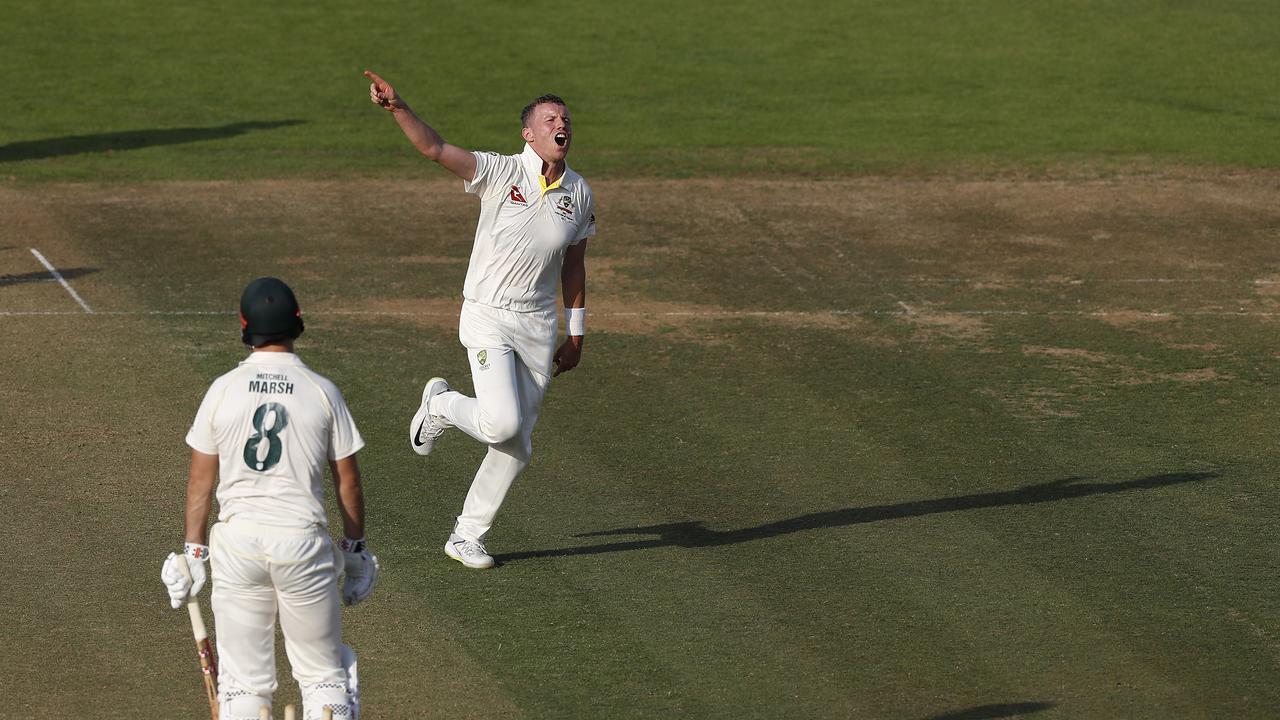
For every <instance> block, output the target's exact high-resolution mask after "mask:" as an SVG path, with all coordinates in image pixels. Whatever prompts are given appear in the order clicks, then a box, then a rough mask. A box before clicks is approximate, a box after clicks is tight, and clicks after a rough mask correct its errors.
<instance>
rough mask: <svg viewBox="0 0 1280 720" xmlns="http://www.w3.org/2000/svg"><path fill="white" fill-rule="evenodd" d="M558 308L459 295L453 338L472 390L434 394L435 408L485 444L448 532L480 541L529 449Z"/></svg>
mask: <svg viewBox="0 0 1280 720" xmlns="http://www.w3.org/2000/svg"><path fill="white" fill-rule="evenodd" d="M558 321H559V318H558V316H557V315H556V312H555V310H554V309H552V310H551V311H549V312H541V311H540V312H512V311H510V310H503V309H501V308H494V307H489V306H487V305H480V304H478V303H474V302H466V303H463V306H462V315H461V317H460V318H459V323H458V339H459V341H461V343H462V345H463V346H464V347H466V348H467V358H468V360H470V362H471V380H472V383H473V385H474V386H475V392H476V396H475V397H474V398H473V397H468V396H466V395H463V394H462V393H459V392H448V393H444V394H442V395H441V396H440V400H439V406H438V408H433V411H437V412H439V414H441V415H443V416H444V417H445V419H447V420H448V421H449V423H450V424H452V425H453V426H454V427H457V428H458V429H460V430H462V431H463V432H465V433H466V434H468V435H470V436H471V437H473V438H475V439H476V440H479V441H480V442H482V443H485V444H486V445H488V446H489V451H488V452H487V453H486V454H485V457H484V460H483V461H482V462H481V463H480V469H479V470H477V471H476V476H475V478H474V479H473V480H472V481H471V489H470V490H469V491H468V492H467V499H466V501H464V502H463V505H462V514H461V515H459V516H458V520H457V523H456V524H455V525H454V530H453V531H454V532H455V533H457V534H458V535H459V536H461V537H462V538H464V539H467V540H472V541H475V542H484V536H485V535H486V534H487V533H488V532H489V529H490V528H491V527H493V520H494V517H496V516H497V514H498V508H500V507H501V506H502V501H503V500H504V499H505V498H506V496H507V491H508V490H510V489H511V484H512V483H513V482H515V479H516V476H518V475H519V474H520V472H521V471H522V470H524V468H525V466H526V465H528V464H529V458H531V457H532V456H533V444H532V437H533V426H534V424H535V423H537V421H538V411H539V410H541V408H542V398H543V396H544V395H545V394H546V391H547V385H549V384H550V382H551V375H550V372H551V358H552V356H553V355H554V353H555V342H556V330H557V323H558Z"/></svg>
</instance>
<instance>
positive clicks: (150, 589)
mask: <svg viewBox="0 0 1280 720" xmlns="http://www.w3.org/2000/svg"><path fill="white" fill-rule="evenodd" d="M596 190H597V194H598V196H599V199H600V205H601V208H602V211H601V213H600V217H601V234H600V237H599V238H598V239H596V240H593V241H592V245H591V250H590V252H589V255H588V257H589V261H588V262H589V301H590V302H589V307H590V309H591V316H590V318H589V330H590V333H589V334H590V337H589V338H588V341H587V351H586V355H585V358H584V364H583V366H582V367H581V369H580V370H578V371H575V372H573V373H571V374H569V375H567V376H564V377H563V378H562V379H559V380H557V381H556V383H555V384H554V386H553V388H552V390H551V393H550V395H549V397H548V401H547V406H546V408H545V410H544V413H543V420H542V421H541V425H540V428H539V431H538V432H537V433H536V435H535V449H536V452H535V459H534V462H533V465H532V466H531V467H530V469H529V470H528V471H527V473H526V475H525V476H524V477H523V478H522V479H521V481H520V482H519V483H518V484H517V486H516V488H515V489H514V490H513V493H512V496H511V497H510V499H509V503H508V505H507V506H506V507H505V508H504V511H503V515H502V517H501V520H500V523H499V525H498V527H497V528H496V529H495V531H494V532H493V534H492V537H491V543H490V544H491V548H492V550H493V551H494V552H495V553H496V554H497V555H498V559H499V562H500V563H501V566H500V567H499V569H498V570H496V571H493V572H489V573H479V572H470V571H466V570H464V569H463V568H461V567H460V566H458V565H457V564H456V563H453V562H451V561H449V560H447V559H446V558H445V557H444V556H443V554H442V553H441V552H440V547H439V546H440V544H441V543H442V541H443V539H444V537H445V535H446V534H447V532H448V529H449V525H450V522H451V516H452V515H453V514H454V513H456V512H457V509H458V506H459V504H460V502H461V499H462V497H463V494H464V493H465V489H466V485H467V482H468V480H469V477H470V474H471V472H473V470H474V466H475V464H476V463H477V462H478V459H479V455H480V448H479V447H477V446H476V445H475V443H473V442H472V441H470V440H469V439H467V438H465V437H464V436H461V435H458V434H450V435H447V436H446V437H445V439H444V441H443V442H442V445H441V447H440V449H439V451H438V452H437V453H436V454H434V455H433V456H432V457H431V458H430V459H427V460H422V459H420V458H418V457H417V456H414V455H413V454H412V453H410V451H409V450H408V448H407V447H405V442H404V440H405V438H404V435H405V426H406V423H407V421H408V418H409V417H410V416H411V414H412V412H413V410H414V408H415V406H416V403H417V395H418V391H419V389H420V387H421V383H422V382H423V381H424V380H425V379H427V378H428V377H430V376H431V375H434V374H444V375H445V376H446V377H449V378H450V380H451V381H453V382H454V383H455V384H456V385H460V386H462V387H463V388H464V389H465V388H468V387H469V381H468V379H467V378H466V375H465V373H466V363H465V359H464V358H463V356H462V352H461V349H460V348H459V346H458V345H457V342H456V338H455V319H456V312H457V306H458V301H459V300H458V294H459V290H460V287H461V282H462V276H463V273H464V271H465V267H466V261H467V256H468V253H469V248H470V237H471V234H472V232H473V222H474V214H475V207H474V205H473V203H474V200H473V199H472V198H470V197H468V196H466V195H464V194H463V193H461V191H460V190H459V188H458V187H457V184H456V183H435V182H430V183H387V182H377V181H367V182H336V181H335V182H321V181H305V182H304V181H261V182H245V183H209V182H200V183H197V182H190V183H162V184H160V183H157V184H137V185H110V186H97V185H83V184H77V185H59V184H50V185H42V186H39V187H19V186H16V185H11V186H9V187H5V188H0V217H3V218H5V222H4V224H3V227H0V317H3V319H4V324H5V327H6V334H7V336H8V342H6V343H5V345H4V348H5V349H4V350H3V353H4V366H5V369H6V381H5V382H4V383H0V408H3V412H0V438H3V444H4V451H3V453H0V462H3V468H2V469H3V472H0V527H4V528H5V531H6V532H5V535H6V537H7V538H8V542H7V544H8V545H9V548H8V550H7V551H5V552H4V553H0V576H2V577H4V578H5V580H4V582H2V583H0V605H2V606H3V607H5V608H6V611H7V613H8V617H9V620H8V621H6V622H5V623H4V624H3V625H0V633H2V635H0V667H3V668H5V670H4V675H5V678H4V684H3V689H2V690H0V697H2V698H3V702H4V708H5V709H4V710H3V711H0V715H3V716H6V717H8V716H13V717H73V716H90V715H91V716H94V717H157V718H159V717H178V716H181V717H199V716H200V714H201V713H202V712H204V711H203V709H202V700H201V694H200V684H199V679H198V677H197V670H196V661H195V658H194V657H192V654H191V651H190V648H189V644H190V642H189V635H188V631H187V629H186V620H185V616H184V615H182V614H181V613H176V612H173V611H170V610H169V608H168V606H167V603H166V602H165V598H164V594H163V590H162V588H161V586H160V584H159V581H158V572H159V565H160V561H161V560H162V559H163V556H164V554H165V553H166V552H168V550H169V549H171V548H173V547H175V546H176V545H177V543H178V541H179V539H180V532H181V508H182V493H183V489H184V486H185V465H186V456H187V451H186V449H185V447H184V446H183V445H182V437H183V434H184V433H185V430H186V427H187V423H189V421H190V418H191V416H192V414H193V413H194V411H195V408H196V406H197V404H198V403H199V400H200V397H201V394H202V393H203V391H204V389H205V387H206V386H207V384H208V382H209V381H211V380H212V378H213V377H214V376H215V375H217V374H218V373H220V372H223V371H225V370H226V369H227V368H229V367H230V366H231V365H232V364H234V363H235V362H236V361H237V359H238V358H239V357H240V356H241V350H240V348H239V347H238V346H237V342H236V334H237V325H236V321H235V317H234V314H233V313H234V303H235V300H236V297H237V295H238V293H239V291H240V289H241V288H242V287H243V286H244V284H245V283H246V282H247V281H248V280H250V279H252V278H253V277H255V276H258V275H262V274H275V275H279V276H281V277H283V278H285V279H286V280H288V281H289V282H290V283H291V284H292V285H293V286H294V288H295V290H297V292H298V295H299V297H300V299H301V301H302V304H303V308H304V313H305V314H306V317H307V324H308V330H307V333H306V335H304V336H303V338H302V340H301V342H300V345H299V350H300V352H301V353H302V355H303V357H304V358H305V359H306V360H307V361H308V362H309V363H310V364H311V365H312V367H314V368H316V369H317V370H319V371H321V372H322V373H324V374H326V375H328V376H330V377H331V378H333V379H334V380H335V381H336V382H337V383H338V384H339V386H340V387H342V388H343V389H344V391H345V393H346V395H347V399H348V401H349V403H350V405H351V407H352V409H353V411H354V413H355V415H356V418H357V420H358V422H359V423H360V425H361V428H362V430H363V431H364V434H365V437H366V439H367V440H368V443H369V444H368V447H367V448H366V450H365V451H363V452H362V453H361V462H362V465H363V467H364V469H365V474H366V482H367V487H368V491H367V493H368V498H369V514H370V539H371V542H372V546H373V548H374V550H375V552H377V553H378V554H379V556H380V557H381V559H382V563H383V568H384V575H383V577H382V579H381V581H380V584H379V587H378V589H377V592H376V593H375V595H374V596H373V597H372V598H371V599H370V600H369V601H368V603H367V604H366V605H363V606H360V607H356V608H351V609H348V610H346V611H344V621H345V622H346V628H347V634H348V636H349V638H350V641H351V642H352V644H354V645H355V646H356V647H357V649H358V650H359V651H360V656H361V665H362V671H363V676H364V682H365V685H366V696H367V708H366V717H371V718H405V717H448V718H467V717H529V718H541V717H558V718H562V717H583V718H588V717H655V716H659V715H667V716H684V717H726V718H728V717H733V718H740V717H760V718H779V717H795V718H812V717H875V718H948V717H953V718H958V717H974V718H977V717H983V718H987V717H993V718H994V717H1012V716H1015V715H1025V716H1031V717H1043V718H1077V717H1079V718H1084V717H1092V718H1096V717H1126V718H1145V717H1150V718H1167V717H1186V718H1194V717H1235V718H1245V717H1259V718H1261V717H1273V716H1274V715H1275V713H1276V711H1277V708H1280V691H1277V689H1276V684H1275V683H1274V677H1275V673H1276V671H1277V670H1278V669H1280V605H1277V600H1276V596H1275V592H1274V589H1275V588H1276V587H1277V586H1280V583H1278V582H1277V581H1278V580H1280V578H1278V577H1277V573H1278V571H1277V567H1280V562H1278V561H1280V557H1278V556H1277V550H1276V544H1275V537H1276V533H1277V530H1278V529H1280V528H1278V527H1277V525H1278V523H1280V516H1278V513H1277V510H1278V509H1280V506H1278V504H1277V501H1276V499H1275V498H1276V495H1275V493H1274V476H1273V469H1274V462H1273V461H1272V460H1273V451H1272V448H1273V444H1272V442H1271V439H1272V434H1273V432H1272V427H1273V424H1274V423H1273V416H1274V410H1275V407H1276V402H1275V391H1274V385H1275V383H1274V376H1275V367H1276V362H1277V357H1278V355H1277V353H1276V350H1275V342H1274V341H1273V334H1274V331H1275V326H1276V321H1277V317H1280V315H1278V314H1280V262H1277V260H1276V258H1275V254H1274V248H1275V247H1276V243H1277V241H1280V176H1277V175H1276V174H1274V173H1263V172H1252V173H1244V174H1232V173H1208V172H1200V171H1187V172H1186V173H1174V172H1166V173H1163V174H1160V175H1150V174H1147V175H1138V176H1129V177H1105V178H1087V177H1072V178H1066V179H1031V180H1029V179H1017V178H997V179H966V178H936V179H892V180H886V179H873V178H868V179H853V180H839V181H829V182H803V181H796V180H788V181H783V182H776V183H771V182H763V181H745V180H743V181H734V180H697V181H643V182H622V181H612V182H601V183H597V185H596ZM31 248H36V249H37V250H38V251H39V252H40V253H41V254H42V255H43V256H45V257H46V258H47V259H48V260H49V261H50V262H51V263H52V264H53V265H54V266H55V267H56V268H57V269H58V270H59V272H60V274H61V275H62V277H63V278H64V279H65V280H66V282H67V283H68V285H69V286H70V287H71V288H73V289H74V290H75V291H76V293H77V294H78V295H79V296H80V297H81V299H82V300H83V302H84V303H85V306H87V307H88V309H90V310H92V313H90V312H86V308H85V306H82V305H80V304H79V303H78V302H77V301H76V300H75V299H74V298H73V297H72V296H71V295H70V294H69V293H68V292H67V290H66V289H65V288H64V287H63V286H62V285H61V284H60V283H58V282H56V281H55V280H53V278H52V276H51V275H50V273H48V272H47V271H46V270H45V268H44V267H43V266H42V265H41V264H40V263H39V262H38V260H37V259H36V258H35V256H34V254H33V253H32V252H31ZM280 664H281V668H282V675H283V676H285V677H287V664H286V663H285V661H284V657H283V653H281V654H280ZM294 693H296V690H295V689H294V688H293V687H292V686H291V685H289V684H288V682H287V681H286V682H285V685H284V689H283V690H282V702H283V701H290V699H291V698H296V696H295V695H294Z"/></svg>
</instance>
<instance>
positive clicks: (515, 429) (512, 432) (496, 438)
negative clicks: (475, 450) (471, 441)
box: [480, 415, 520, 445]
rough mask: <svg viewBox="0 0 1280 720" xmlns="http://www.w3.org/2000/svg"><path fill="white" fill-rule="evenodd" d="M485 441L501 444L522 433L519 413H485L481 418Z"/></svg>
mask: <svg viewBox="0 0 1280 720" xmlns="http://www.w3.org/2000/svg"><path fill="white" fill-rule="evenodd" d="M480 430H481V432H483V433H484V436H485V437H484V440H485V442H487V443H489V444H490V445H501V444H502V443H505V442H507V441H509V440H511V439H512V438H515V437H516V436H517V435H519V434H520V416H519V415H485V416H484V417H483V418H481V420H480Z"/></svg>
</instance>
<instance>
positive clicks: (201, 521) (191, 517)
mask: <svg viewBox="0 0 1280 720" xmlns="http://www.w3.org/2000/svg"><path fill="white" fill-rule="evenodd" d="M217 482H218V456H217V455H209V454H208V453H202V452H200V451H199V450H192V451H191V476H190V477H189V478H188V479H187V512H186V530H185V532H186V541H187V542H193V543H200V544H201V545H208V544H209V509H210V507H211V506H212V505H213V488H214V485H216V484H217Z"/></svg>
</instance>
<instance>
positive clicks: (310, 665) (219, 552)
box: [209, 518, 347, 703]
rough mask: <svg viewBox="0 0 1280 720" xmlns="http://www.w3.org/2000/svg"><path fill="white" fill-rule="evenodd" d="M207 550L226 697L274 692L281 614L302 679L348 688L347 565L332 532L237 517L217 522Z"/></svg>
mask: <svg viewBox="0 0 1280 720" xmlns="http://www.w3.org/2000/svg"><path fill="white" fill-rule="evenodd" d="M209 548H210V553H209V558H210V564H211V565H212V566H213V567H212V570H213V600H212V605H213V618H214V628H215V630H216V631H217V638H218V662H219V666H218V686H219V694H220V695H222V698H221V699H222V701H223V702H224V703H225V702H228V701H229V700H230V699H231V698H230V697H228V696H229V695H232V694H234V693H240V694H249V695H257V696H260V697H262V698H264V699H269V698H270V697H271V695H272V693H274V692H275V690H276V661H275V620H276V613H277V611H278V612H279V615H280V630H281V631H282V632H283V633H284V643H285V651H286V653H287V654H288V656H289V665H290V666H291V667H292V669H293V677H294V678H295V679H296V680H297V681H298V684H299V685H301V686H307V685H313V684H316V683H324V684H325V685H329V684H337V685H339V686H340V687H342V688H345V687H346V683H347V671H346V670H345V669H344V668H343V665H342V659H341V652H342V650H341V648H342V610H341V607H340V605H339V601H338V582H337V581H338V574H339V573H340V572H341V570H342V566H341V560H339V559H338V557H339V556H338V555H337V553H336V550H335V548H334V545H333V541H332V540H330V539H329V534H328V532H327V531H325V529H324V528H321V527H319V526H315V525H313V526H311V527H309V528H291V527H281V526H274V525H262V524H258V523H255V522H251V521H246V520H241V519H237V518H232V519H230V520H228V521H226V522H219V523H216V524H215V525H214V526H213V530H212V531H211V533H210V538H209ZM344 692H345V691H344ZM337 697H339V698H341V697H342V694H341V693H339V694H338V696H337Z"/></svg>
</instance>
